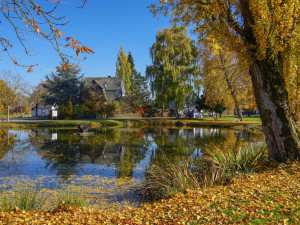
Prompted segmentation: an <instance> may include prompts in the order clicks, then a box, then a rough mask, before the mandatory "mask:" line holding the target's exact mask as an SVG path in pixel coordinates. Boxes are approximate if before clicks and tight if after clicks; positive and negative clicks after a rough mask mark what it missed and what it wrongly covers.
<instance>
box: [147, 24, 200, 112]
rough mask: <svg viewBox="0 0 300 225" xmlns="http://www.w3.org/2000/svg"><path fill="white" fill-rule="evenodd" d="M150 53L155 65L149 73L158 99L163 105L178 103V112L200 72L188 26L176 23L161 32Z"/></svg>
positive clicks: (150, 67) (148, 76) (152, 88)
mask: <svg viewBox="0 0 300 225" xmlns="http://www.w3.org/2000/svg"><path fill="white" fill-rule="evenodd" d="M150 55H151V58H152V65H151V66H147V68H146V76H147V78H148V79H149V80H150V84H151V90H152V92H153V94H154V95H155V96H156V102H157V103H158V104H159V105H160V106H161V107H163V108H164V107H167V106H168V105H169V104H170V103H173V102H174V103H175V108H176V111H177V110H180V109H183V108H184V106H185V101H186V96H187V93H189V92H190V91H191V89H192V85H191V84H190V82H189V81H190V79H192V77H193V76H195V75H197V72H198V69H197V68H198V67H197V66H196V58H197V55H198V54H197V48H196V46H195V44H194V41H193V40H192V39H191V38H189V37H188V36H187V29H186V28H185V27H178V26H174V27H172V28H167V29H164V30H161V31H159V32H158V34H157V35H156V42H155V43H154V44H153V45H152V47H151V49H150Z"/></svg>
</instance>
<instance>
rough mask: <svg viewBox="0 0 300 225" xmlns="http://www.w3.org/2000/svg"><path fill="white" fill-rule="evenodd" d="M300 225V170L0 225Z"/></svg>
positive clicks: (1, 217)
mask: <svg viewBox="0 0 300 225" xmlns="http://www.w3.org/2000/svg"><path fill="white" fill-rule="evenodd" d="M144 223H145V224H174V223H179V224H187V223H189V224H242V223H246V224H299V223H300V166H299V164H291V165H284V166H282V167H280V168H276V169H270V170H267V171H265V172H262V173H257V174H253V175H243V177H241V178H239V179H236V180H234V183H233V184H231V185H227V186H217V187H211V188H204V189H202V190H197V191H188V192H187V194H177V195H176V196H175V197H174V198H171V199H167V200H162V201H160V202H155V203H152V204H144V205H142V206H141V207H139V208H127V209H124V210H92V209H75V210H69V211H56V212H25V211H23V212H21V211H19V212H1V213H0V224H144Z"/></svg>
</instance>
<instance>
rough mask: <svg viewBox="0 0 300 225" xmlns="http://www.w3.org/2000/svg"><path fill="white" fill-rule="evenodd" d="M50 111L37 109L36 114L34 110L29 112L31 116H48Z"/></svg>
mask: <svg viewBox="0 0 300 225" xmlns="http://www.w3.org/2000/svg"><path fill="white" fill-rule="evenodd" d="M50 110H51V109H45V108H41V109H38V110H37V113H36V109H35V108H34V109H32V110H31V116H33V117H34V116H48V115H49V113H50Z"/></svg>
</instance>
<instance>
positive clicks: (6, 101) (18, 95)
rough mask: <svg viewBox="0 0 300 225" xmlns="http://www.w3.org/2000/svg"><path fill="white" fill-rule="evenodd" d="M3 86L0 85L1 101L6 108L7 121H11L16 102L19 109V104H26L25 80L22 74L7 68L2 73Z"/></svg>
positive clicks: (0, 74)
mask: <svg viewBox="0 0 300 225" xmlns="http://www.w3.org/2000/svg"><path fill="white" fill-rule="evenodd" d="M0 80H1V87H0V89H1V90H0V101H1V102H2V105H3V106H4V107H5V109H6V113H7V121H9V116H10V112H11V110H12V108H13V106H14V105H15V104H17V110H18V106H19V105H23V104H25V100H24V99H25V98H26V96H25V95H26V93H25V88H26V87H25V86H26V84H25V82H24V80H23V78H22V77H21V76H20V74H13V73H12V72H11V71H9V70H6V71H2V72H1V73H0Z"/></svg>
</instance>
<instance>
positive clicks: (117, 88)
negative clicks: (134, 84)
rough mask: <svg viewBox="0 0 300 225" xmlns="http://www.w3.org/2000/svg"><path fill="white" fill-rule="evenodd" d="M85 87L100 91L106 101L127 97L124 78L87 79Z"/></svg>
mask: <svg viewBox="0 0 300 225" xmlns="http://www.w3.org/2000/svg"><path fill="white" fill-rule="evenodd" d="M84 83H85V86H86V87H87V88H92V89H94V90H98V91H100V93H102V94H103V95H104V97H105V100H106V101H111V100H119V99H120V98H121V97H122V96H125V95H126V92H125V85H124V80H123V77H111V76H108V77H87V78H85V81H84Z"/></svg>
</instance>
